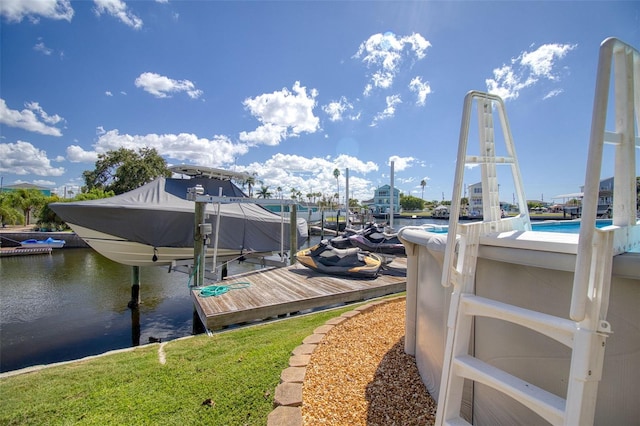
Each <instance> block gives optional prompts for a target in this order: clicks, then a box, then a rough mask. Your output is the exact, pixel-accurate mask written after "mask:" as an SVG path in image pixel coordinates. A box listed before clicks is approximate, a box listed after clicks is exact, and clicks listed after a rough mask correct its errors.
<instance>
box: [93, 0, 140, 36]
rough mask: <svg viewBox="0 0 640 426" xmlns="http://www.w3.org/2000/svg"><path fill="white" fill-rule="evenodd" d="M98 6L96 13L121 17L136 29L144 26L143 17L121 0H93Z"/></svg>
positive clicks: (122, 20) (123, 21)
mask: <svg viewBox="0 0 640 426" xmlns="http://www.w3.org/2000/svg"><path fill="white" fill-rule="evenodd" d="M93 1H94V3H95V5H96V8H95V12H96V15H98V16H100V15H102V14H104V13H106V14H108V15H111V16H113V17H115V18H117V19H119V20H120V21H121V22H122V23H123V24H125V25H128V26H130V27H131V28H134V29H136V30H139V29H140V28H142V24H143V23H142V19H140V18H139V17H137V16H136V15H134V14H133V13H132V12H131V11H130V10H129V8H128V7H127V4H126V3H125V2H123V1H121V0H93Z"/></svg>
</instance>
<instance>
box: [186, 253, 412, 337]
mask: <svg viewBox="0 0 640 426" xmlns="http://www.w3.org/2000/svg"><path fill="white" fill-rule="evenodd" d="M391 266H392V267H391V268H390V269H389V270H384V271H382V272H381V274H380V275H379V276H378V277H377V278H375V279H354V278H349V277H339V276H332V275H326V274H320V273H318V272H315V271H313V270H311V269H309V268H307V267H305V266H303V265H301V264H299V263H297V264H295V265H292V266H287V267H280V268H267V269H263V270H259V271H251V272H247V273H244V274H240V275H236V276H233V277H227V279H225V280H224V281H222V282H220V283H218V285H233V284H238V283H249V286H248V287H244V288H236V289H232V290H230V291H228V292H227V293H224V294H222V295H219V296H212V297H200V295H199V293H200V290H199V289H194V290H192V292H191V296H192V299H193V301H194V306H195V309H196V311H197V312H198V315H199V317H200V319H201V321H202V323H203V324H204V325H205V327H206V328H207V329H209V330H217V329H220V328H222V327H224V326H227V325H232V324H239V323H243V322H250V321H256V320H262V319H266V318H271V317H275V316H280V315H285V314H289V313H293V312H299V311H304V310H308V309H314V308H320V307H323V306H329V305H334V304H338V303H348V302H354V301H359V300H365V299H370V298H374V297H380V296H384V295H387V294H393V293H398V292H401V291H404V290H405V289H406V283H407V280H406V258H402V257H399V258H396V259H395V260H394V261H393V263H392V264H391Z"/></svg>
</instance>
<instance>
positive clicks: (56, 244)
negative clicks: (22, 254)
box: [20, 237, 66, 248]
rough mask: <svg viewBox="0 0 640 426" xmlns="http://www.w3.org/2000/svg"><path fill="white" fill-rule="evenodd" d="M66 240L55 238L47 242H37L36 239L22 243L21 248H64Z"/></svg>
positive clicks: (48, 239)
mask: <svg viewBox="0 0 640 426" xmlns="http://www.w3.org/2000/svg"><path fill="white" fill-rule="evenodd" d="M65 243H66V241H65V240H56V239H55V238H51V237H49V238H47V239H46V240H36V239H34V238H31V239H28V240H24V241H20V247H22V248H62V247H64V245H65Z"/></svg>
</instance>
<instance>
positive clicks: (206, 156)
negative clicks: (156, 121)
mask: <svg viewBox="0 0 640 426" xmlns="http://www.w3.org/2000/svg"><path fill="white" fill-rule="evenodd" d="M97 134H98V135H99V137H98V140H97V142H96V143H95V144H94V145H93V151H85V150H84V149H83V148H82V147H79V146H77V145H71V146H69V147H68V148H67V158H68V159H69V161H72V162H80V161H82V162H92V161H95V159H96V158H97V155H98V154H100V153H105V152H107V151H113V150H117V149H120V148H126V149H133V150H136V151H137V150H138V149H140V148H143V147H148V148H155V149H156V150H157V151H158V153H160V155H162V156H163V157H165V158H166V159H168V160H169V161H170V160H177V161H180V162H190V163H193V164H198V165H204V166H209V167H223V166H225V165H228V164H232V163H233V162H234V160H235V158H236V157H237V156H239V155H244V154H246V153H247V151H248V147H247V146H246V145H245V144H238V143H234V142H232V141H231V140H230V139H229V138H227V137H226V136H214V137H213V138H212V139H207V138H200V137H198V136H196V135H194V134H191V133H180V134H164V135H158V134H155V133H150V134H146V135H128V134H120V132H119V131H118V130H117V129H116V130H109V131H104V129H103V128H102V127H98V131H97Z"/></svg>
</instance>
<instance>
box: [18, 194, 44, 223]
mask: <svg viewBox="0 0 640 426" xmlns="http://www.w3.org/2000/svg"><path fill="white" fill-rule="evenodd" d="M45 200H46V198H45V196H44V194H43V193H41V192H40V191H38V190H37V189H18V190H17V191H14V192H10V193H9V204H10V206H11V207H14V208H17V209H19V210H22V212H23V214H24V223H25V225H29V218H30V216H31V212H32V211H34V210H39V209H40V208H41V207H42V206H44V204H45Z"/></svg>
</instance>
